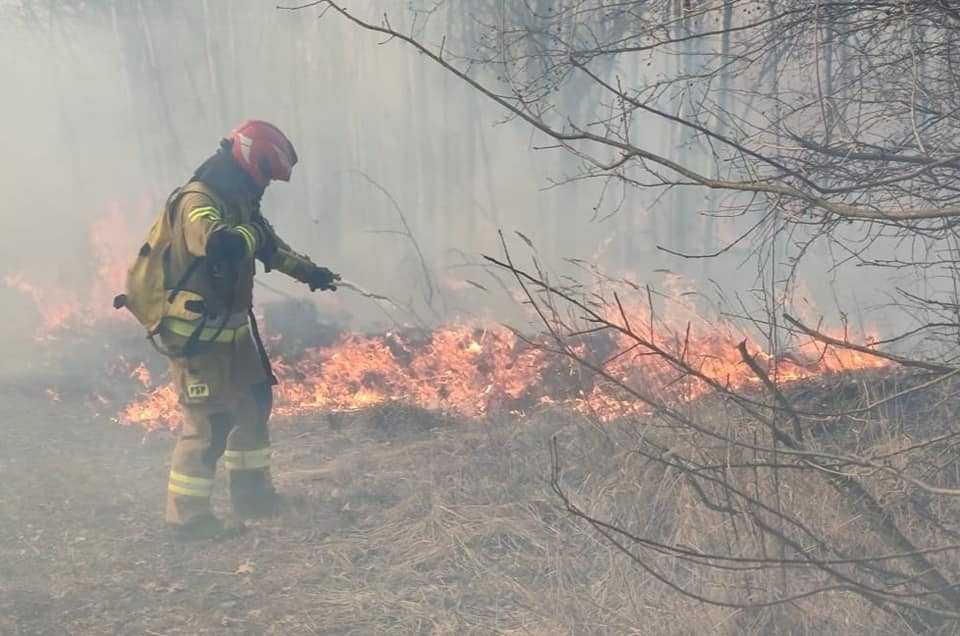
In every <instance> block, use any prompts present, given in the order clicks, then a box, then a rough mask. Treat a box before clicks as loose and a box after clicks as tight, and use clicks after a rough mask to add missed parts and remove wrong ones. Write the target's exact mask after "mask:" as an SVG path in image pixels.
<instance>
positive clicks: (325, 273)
mask: <svg viewBox="0 0 960 636" xmlns="http://www.w3.org/2000/svg"><path fill="white" fill-rule="evenodd" d="M338 280H340V274H334V273H333V272H331V271H330V270H329V269H327V268H326V267H320V266H318V265H314V266H313V268H312V269H311V270H310V271H308V272H307V275H306V280H304V282H305V283H306V284H307V285H309V286H310V291H316V290H318V289H320V290H330V291H337V284H336V283H337V281H338Z"/></svg>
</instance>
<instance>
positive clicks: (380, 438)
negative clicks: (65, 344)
mask: <svg viewBox="0 0 960 636" xmlns="http://www.w3.org/2000/svg"><path fill="white" fill-rule="evenodd" d="M0 409H2V417H3V434H2V446H0V634H64V633H66V634H85V635H86V634H90V635H93V634H290V635H295V634H381V633H396V634H415V633H449V634H454V633H478V634H486V633H528V634H562V633H629V632H632V631H634V629H636V625H635V624H634V622H635V620H636V618H637V616H638V612H640V611H641V608H640V607H639V606H636V607H633V608H631V603H640V600H639V599H635V600H632V601H631V600H630V599H629V598H628V596H629V595H624V594H623V593H622V592H616V593H614V592H613V589H614V588H613V586H614V585H619V583H617V582H616V581H615V580H613V579H612V578H611V573H612V572H614V570H611V567H610V564H609V562H608V561H605V559H609V558H610V554H609V553H608V551H606V550H604V551H603V552H599V551H598V547H597V542H596V541H595V539H593V538H592V537H589V536H587V535H584V534H582V532H581V530H579V529H577V528H576V526H575V525H573V524H572V522H571V521H570V520H569V518H568V517H567V516H566V515H565V514H563V513H562V512H561V511H560V510H558V508H557V503H558V502H557V501H556V500H555V498H554V497H553V496H552V495H551V494H549V491H548V484H547V483H546V481H547V476H548V474H549V456H548V453H547V447H546V443H545V442H546V440H547V439H549V437H550V436H551V435H553V434H554V433H557V432H561V433H562V432H563V431H564V430H570V431H572V430H573V429H580V428H581V427H584V428H583V430H585V431H586V434H587V436H588V437H589V436H590V435H591V433H590V432H589V426H588V425H586V424H580V423H576V422H572V421H570V420H563V419H553V418H550V417H545V418H543V419H542V420H540V421H527V422H524V423H522V424H518V423H516V422H513V421H507V422H505V423H503V424H496V423H493V422H486V423H479V422H463V421H452V420H446V419H443V418H441V417H438V416H435V415H430V414H427V413H423V412H414V411H409V410H404V409H400V408H381V409H378V410H374V411H370V412H367V413H361V414H341V415H339V416H336V417H332V416H317V417H313V418H304V419H301V420H296V421H290V420H288V421H279V422H276V423H275V426H274V450H275V453H274V463H275V467H276V468H275V481H276V483H277V485H278V487H279V489H280V490H281V491H282V492H283V493H284V494H285V495H286V496H287V502H288V503H287V505H286V507H285V510H284V512H283V514H282V516H281V517H280V518H279V519H277V520H276V521H270V522H269V523H267V522H258V523H257V524H256V525H251V526H250V528H249V530H248V532H246V533H245V534H244V535H242V536H240V537H237V538H233V539H228V540H222V541H218V542H204V543H191V544H183V543H179V542H176V541H174V540H173V539H172V537H171V536H170V535H169V534H168V533H167V531H166V530H165V528H164V527H163V524H162V512H163V503H164V494H165V485H166V472H167V466H168V464H167V462H168V459H169V455H170V451H171V448H172V446H173V437H172V436H171V435H170V434H169V433H149V434H148V433H144V432H143V431H140V430H135V429H130V428H125V427H122V426H119V425H118V424H116V423H114V422H112V421H111V420H110V418H109V417H107V416H106V415H103V416H98V415H94V414H91V412H90V410H89V408H88V407H87V406H84V405H83V404H82V403H79V402H77V403H71V402H70V401H69V400H67V399H65V401H63V402H51V401H49V399H48V398H47V396H45V395H44V394H43V393H42V392H41V391H38V390H35V389H33V388H29V387H27V388H24V387H23V386H15V385H14V386H11V385H6V386H4V387H3V388H0ZM581 432H582V431H581ZM592 435H593V436H594V437H595V438H596V439H595V441H596V443H598V444H600V445H601V446H602V447H604V448H606V447H607V446H605V445H608V444H609V441H604V438H603V437H602V436H600V437H598V436H597V433H596V432H595V431H594V433H592ZM597 448H600V447H597ZM610 449H612V447H610ZM606 454H607V455H610V456H613V454H612V453H610V452H608V453H606ZM585 477H586V476H585V475H581V476H580V478H585ZM220 478H222V475H221V477H220ZM224 490H225V489H224V484H222V483H219V484H218V488H217V492H218V497H219V499H218V501H217V507H218V509H219V510H220V511H221V512H223V511H225V508H226V501H225V500H224V499H223V491H224ZM601 555H602V556H603V559H600V560H599V562H595V558H596V557H598V556H601ZM608 586H609V588H610V589H608ZM578 599H579V600H578ZM647 611H648V610H644V612H647ZM641 631H644V630H641Z"/></svg>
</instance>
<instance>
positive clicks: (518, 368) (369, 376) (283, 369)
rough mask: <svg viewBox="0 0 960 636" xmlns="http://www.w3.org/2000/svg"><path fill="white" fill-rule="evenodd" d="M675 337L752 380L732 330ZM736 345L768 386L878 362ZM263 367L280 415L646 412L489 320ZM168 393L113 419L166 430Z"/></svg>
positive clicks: (732, 378)
mask: <svg viewBox="0 0 960 636" xmlns="http://www.w3.org/2000/svg"><path fill="white" fill-rule="evenodd" d="M683 335H684V340H683V341H679V340H678V347H679V348H677V349H676V351H677V352H680V353H681V354H682V357H683V359H684V360H685V362H686V363H687V364H689V365H690V366H691V367H693V368H695V369H697V370H699V371H700V372H701V373H703V374H704V375H705V376H707V377H709V378H711V379H713V380H715V381H716V382H718V383H720V384H721V385H723V386H726V387H729V388H730V389H734V390H736V389H744V388H749V387H751V386H756V385H757V384H758V383H759V380H758V379H757V378H756V377H755V376H754V374H753V372H752V371H751V370H750V369H749V367H747V366H746V365H745V364H744V363H743V362H742V360H741V359H740V356H739V353H738V351H737V345H738V343H739V342H740V341H741V340H742V339H743V338H742V337H740V338H739V339H738V338H735V337H734V336H735V333H734V332H731V333H721V332H719V331H718V330H716V329H715V330H713V331H712V332H710V333H709V334H707V335H705V336H696V335H694V334H692V333H691V334H689V335H687V333H686V331H684V332H683ZM671 337H673V338H674V339H676V335H672V336H671ZM631 344H633V343H630V342H628V341H627V340H626V337H625V336H622V335H618V336H617V337H609V336H602V337H601V336H593V337H591V338H589V339H588V340H587V341H585V342H583V343H581V344H579V345H577V346H576V348H575V351H574V353H576V354H577V355H579V356H584V357H585V358H587V359H598V352H600V351H609V352H613V353H612V354H611V356H612V355H615V353H616V352H621V351H624V350H625V349H627V348H628V347H629V346H630V345H631ZM638 349H639V348H638ZM748 349H749V350H750V352H751V353H752V354H753V355H754V356H755V357H756V358H757V359H758V361H760V362H761V364H766V365H767V367H768V369H770V370H771V374H772V375H773V376H774V377H775V378H776V379H777V380H778V381H779V382H780V383H789V382H795V381H798V380H803V379H809V378H812V377H816V376H821V375H824V374H830V373H838V372H841V371H847V370H853V369H869V368H880V367H884V366H886V362H885V361H884V360H882V359H879V358H876V357H874V356H870V355H868V354H865V353H860V352H856V351H849V350H840V349H834V348H829V349H826V350H825V349H824V348H822V347H821V346H820V345H818V344H817V343H815V342H812V341H811V342H807V343H804V344H802V345H800V346H799V347H798V348H797V349H796V350H795V351H794V352H792V353H790V354H788V355H784V356H781V357H780V358H779V359H776V360H775V359H773V357H772V356H770V355H768V354H766V353H765V352H764V351H763V350H762V349H761V348H760V347H759V346H757V345H756V344H755V343H749V344H748ZM675 355H676V354H675ZM599 361H600V362H602V360H599ZM603 368H604V369H605V370H606V371H607V372H608V373H609V374H610V375H611V376H612V377H614V378H616V379H617V380H620V381H622V382H623V383H624V384H626V385H627V386H633V387H640V388H642V390H644V391H645V392H646V393H648V394H650V395H651V396H653V397H655V398H657V399H661V400H682V401H688V400H694V399H696V398H698V397H701V396H703V395H704V394H705V393H707V392H708V391H710V390H711V387H710V386H709V385H708V384H707V383H705V382H703V381H701V380H698V379H696V378H694V377H693V376H691V375H687V374H683V373H681V372H679V371H678V370H677V368H676V367H675V366H673V365H671V364H670V363H669V362H668V361H666V360H664V359H663V358H662V357H659V356H656V355H651V354H649V353H645V354H644V353H635V354H632V355H631V354H627V355H619V356H617V357H616V358H615V359H614V360H612V361H610V362H609V363H608V364H606V365H604V367H603ZM274 371H275V373H276V374H277V376H278V379H279V381H280V383H279V386H278V387H277V390H276V400H275V406H274V413H275V414H276V415H279V416H286V417H295V416H304V415H311V414H317V413H323V412H329V411H343V410H358V409H363V408H367V407H370V406H375V405H379V404H384V403H387V402H399V403H404V404H411V405H415V406H418V407H421V408H425V409H431V410H440V411H447V412H451V413H455V414H458V415H461V416H466V417H471V418H477V417H482V416H484V415H486V414H489V413H492V412H510V413H514V414H520V415H522V414H524V413H526V412H527V411H529V410H531V409H535V408H538V407H542V406H548V405H557V404H560V405H566V406H567V407H569V408H572V409H575V410H578V411H581V412H584V413H588V414H591V415H593V416H595V417H598V418H599V419H600V420H602V421H610V420H613V419H616V418H620V417H626V416H631V415H639V414H645V413H648V412H649V409H648V408H647V406H646V405H645V404H644V403H643V402H642V401H640V400H638V399H636V398H635V397H634V396H630V395H629V394H627V393H626V392H624V391H623V390H622V389H619V388H618V387H616V386H612V385H611V384H610V383H606V382H598V381H597V378H596V377H595V376H593V375H592V374H590V373H586V372H581V371H580V370H579V369H578V367H577V365H576V364H575V363H573V362H572V361H571V360H569V359H567V360H563V359H558V358H557V357H555V356H551V355H549V354H547V353H545V352H544V351H543V349H541V348H538V347H536V346H532V345H530V344H529V343H527V342H525V341H523V340H521V339H520V338H518V337H517V335H516V334H515V333H514V332H512V331H510V330H508V329H506V328H504V327H501V326H498V325H490V324H473V325H463V324H460V325H448V326H445V327H440V328H437V329H436V330H434V331H433V332H431V333H430V334H428V335H427V336H426V337H413V336H405V335H401V334H394V333H387V334H383V335H360V334H355V333H348V334H345V335H343V336H342V337H341V338H340V339H339V341H337V342H336V343H334V344H333V345H331V346H329V347H319V348H312V349H307V350H306V351H304V352H303V353H302V355H300V356H298V357H297V358H296V359H290V358H279V359H278V360H276V362H275V363H274ZM176 400H177V398H176V391H175V390H174V389H173V387H172V386H169V385H166V386H160V387H155V388H151V389H149V390H148V392H147V393H145V394H144V395H143V396H141V397H140V398H139V399H138V400H136V401H134V402H133V403H131V404H129V405H128V406H127V407H125V409H124V410H123V412H122V413H121V416H120V421H121V422H124V423H127V424H138V425H145V426H148V427H157V426H162V425H173V426H175V425H176V424H177V423H178V422H179V421H180V416H179V413H178V411H177V403H176ZM163 422H166V424H163Z"/></svg>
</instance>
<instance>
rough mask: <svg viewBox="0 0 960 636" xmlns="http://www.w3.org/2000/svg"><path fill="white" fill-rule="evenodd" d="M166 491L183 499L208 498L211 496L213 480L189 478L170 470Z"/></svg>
mask: <svg viewBox="0 0 960 636" xmlns="http://www.w3.org/2000/svg"><path fill="white" fill-rule="evenodd" d="M167 490H169V491H170V492H172V493H174V494H177V495H184V496H185V497H204V498H209V497H210V495H212V494H213V479H209V478H207V477H191V476H190V475H184V474H183V473H178V472H177V471H175V470H171V471H170V481H169V482H168V483H167Z"/></svg>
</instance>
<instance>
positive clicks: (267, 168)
mask: <svg viewBox="0 0 960 636" xmlns="http://www.w3.org/2000/svg"><path fill="white" fill-rule="evenodd" d="M229 139H230V140H231V141H233V158H234V160H236V162H237V163H238V164H240V167H241V168H243V171H244V172H246V173H247V174H248V175H250V177H251V178H252V179H253V180H254V181H255V182H256V183H257V185H259V186H261V187H265V186H266V185H267V184H268V183H270V181H271V180H273V179H278V180H280V181H289V180H290V172H291V171H292V170H293V166H294V165H295V164H296V163H297V151H296V150H295V149H294V148H293V144H292V143H291V142H290V140H289V139H287V136H286V135H284V134H283V133H282V132H280V129H279V128H277V127H276V126H274V125H273V124H270V123H267V122H265V121H260V120H257V119H249V120H247V121H245V122H243V123H242V124H240V125H239V126H237V127H236V128H234V129H233V130H232V131H231V132H230V135H229Z"/></svg>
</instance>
